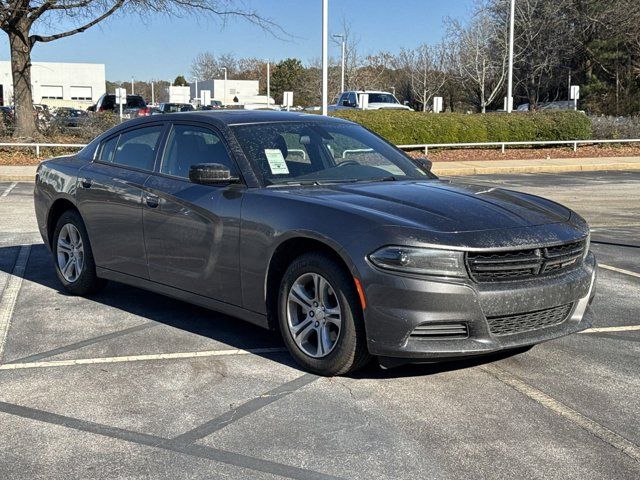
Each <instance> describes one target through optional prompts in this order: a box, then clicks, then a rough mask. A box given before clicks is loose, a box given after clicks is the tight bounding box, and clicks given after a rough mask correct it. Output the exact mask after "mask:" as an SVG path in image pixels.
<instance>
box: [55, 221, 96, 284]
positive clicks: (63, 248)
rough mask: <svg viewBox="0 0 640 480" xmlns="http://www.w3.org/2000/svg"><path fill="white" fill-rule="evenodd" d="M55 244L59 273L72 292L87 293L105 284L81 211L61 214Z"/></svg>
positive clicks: (56, 263) (56, 229) (61, 279)
mask: <svg viewBox="0 0 640 480" xmlns="http://www.w3.org/2000/svg"><path fill="white" fill-rule="evenodd" d="M51 247H52V248H51V250H52V253H53V257H54V263H55V267H56V273H57V275H58V278H59V279H60V282H61V283H62V285H63V286H64V288H65V290H67V291H68V292H69V293H72V294H73V295H87V294H89V293H94V292H97V291H98V290H100V289H101V288H102V287H103V286H104V285H105V283H106V282H105V281H104V280H103V279H101V278H98V276H97V275H96V265H95V262H94V260H93V253H92V251H91V245H90V244H89V236H88V235H87V230H86V228H85V226H84V222H83V221H82V218H81V217H80V214H79V213H78V212H76V211H74V210H68V211H66V212H64V213H63V214H62V215H61V216H60V218H59V219H58V222H57V223H56V228H55V230H54V233H53V242H52V245H51Z"/></svg>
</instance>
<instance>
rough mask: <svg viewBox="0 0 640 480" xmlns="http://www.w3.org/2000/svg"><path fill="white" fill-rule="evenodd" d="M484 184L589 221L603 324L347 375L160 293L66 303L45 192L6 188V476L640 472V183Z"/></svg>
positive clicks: (596, 178)
mask: <svg viewBox="0 0 640 480" xmlns="http://www.w3.org/2000/svg"><path fill="white" fill-rule="evenodd" d="M469 179H470V180H473V181H476V182H479V183H483V184H484V183H486V184H498V185H501V186H505V187H507V188H513V189H518V190H523V191H527V192H531V193H535V194H541V195H544V196H547V197H549V198H552V199H554V200H557V201H560V202H562V203H565V204H567V205H568V206H570V207H572V208H574V209H576V210H577V211H578V212H579V213H581V214H582V215H583V216H584V217H585V218H587V220H589V222H590V223H591V225H592V228H593V244H592V249H593V251H594V252H595V253H596V255H597V257H598V260H599V262H600V263H601V268H600V270H599V277H598V281H597V297H596V300H595V302H594V305H593V307H592V310H591V313H590V316H591V319H592V321H593V324H594V329H592V330H590V331H587V332H585V333H580V334H576V335H573V336H569V337H565V338H562V339H558V340H554V341H551V342H548V343H545V344H542V345H539V346H537V347H535V348H533V349H532V350H530V351H529V352H526V353H523V354H520V355H516V356H510V357H502V358H489V359H485V360H483V361H476V362H467V363H455V364H436V365H418V366H405V367H399V368H397V369H392V370H381V369H379V368H378V367H377V366H375V365H372V366H371V367H369V368H367V369H366V370H365V371H363V372H359V373H358V374H357V375H356V376H354V377H348V378H345V377H342V378H321V377H316V376H314V375H310V374H306V373H304V372H302V371H300V370H299V369H298V368H296V366H295V365H294V364H293V361H292V360H291V358H290V357H289V355H288V354H287V353H286V352H285V351H284V349H283V346H282V343H281V341H280V339H279V338H278V337H277V336H276V335H274V334H272V333H269V332H266V331H263V330H260V329H258V328H256V327H253V326H251V325H249V324H245V323H242V322H240V321H236V320H234V319H232V318H229V317H225V316H223V315H220V314H217V313H215V312H209V311H206V310H203V309H200V308H197V307H193V306H190V305H187V304H184V303H182V302H179V301H175V300H172V299H169V298H165V297H162V296H159V295H155V294H152V293H148V292H144V291H142V290H137V289H134V288H131V287H125V286H122V285H118V284H114V283H111V284H110V285H109V286H108V287H107V288H106V289H105V290H104V291H103V292H101V293H100V294H98V295H95V296H93V297H91V298H78V297H71V296H67V295H66V294H65V293H63V292H62V291H61V287H60V285H59V284H58V282H57V279H56V277H55V273H54V270H53V264H52V262H51V261H50V257H49V254H48V252H47V251H46V249H45V247H44V245H43V244H42V241H41V239H40V237H39V235H38V233H37V228H36V223H35V216H34V213H33V200H32V190H33V185H32V184H29V183H18V184H10V183H0V292H2V296H1V297H0V477H1V478H47V479H56V478H110V479H111V478H216V479H218V478H233V479H244V478H251V479H254V478H255V479H267V478H297V479H325V478H349V479H351V478H353V479H370V478H384V479H387V478H388V479H400V478H403V479H404V478H407V479H414V478H525V477H526V478H545V479H547V478H548V479H551V478H557V479H602V478H617V479H622V478H628V479H637V478H640V172H635V173H634V172H591V173H587V172H581V173H571V174H570V173H567V174H535V175H534V174H531V175H527V174H520V175H500V176H487V175H484V176H478V177H475V178H473V179H471V178H469Z"/></svg>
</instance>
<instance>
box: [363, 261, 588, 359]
mask: <svg viewBox="0 0 640 480" xmlns="http://www.w3.org/2000/svg"><path fill="white" fill-rule="evenodd" d="M596 270H597V263H596V259H595V256H594V255H593V254H592V253H589V254H588V255H587V257H586V259H585V260H584V262H583V263H582V264H581V265H580V266H579V267H578V268H576V269H574V270H572V271H570V272H565V273H563V274H560V275H556V276H550V277H543V278H536V279H534V280H527V281H518V282H499V283H474V282H472V281H471V280H468V279H465V280H461V279H457V280H454V279H437V278H434V277H430V278H426V277H417V276H409V275H397V274H391V273H387V272H384V271H381V270H379V269H377V268H375V267H373V266H369V267H368V268H367V271H366V274H365V275H364V276H363V278H362V280H363V284H364V285H366V292H365V294H366V299H367V308H366V310H365V324H366V328H367V337H368V347H369V351H370V353H371V354H373V355H378V356H383V357H395V358H404V359H415V360H418V361H419V360H426V361H428V360H444V359H450V358H459V357H472V356H477V355H482V354H489V353H493V352H498V351H501V350H507V349H513V348H518V347H524V346H528V345H534V344H537V343H541V342H544V341H547V340H552V339H554V338H558V337H561V336H564V335H568V334H571V333H575V332H578V331H581V330H584V329H586V328H588V327H590V326H591V325H590V323H589V322H588V320H587V319H585V312H586V311H587V308H588V307H589V304H590V303H591V300H592V299H593V296H594V295H595V278H596ZM567 304H571V310H570V313H569V315H568V317H567V318H566V319H565V320H564V321H562V322H561V323H559V324H555V325H552V326H548V327H542V328H537V329H535V330H530V331H526V332H521V333H513V334H508V335H494V334H492V333H491V331H490V329H489V323H488V321H487V317H496V316H501V315H511V314H520V313H526V312H535V311H539V310H544V309H549V308H553V307H558V306H560V305H567ZM443 323H461V324H464V325H466V327H467V331H468V336H467V337H466V338H423V337H415V336H412V335H411V334H412V332H414V329H415V328H416V327H417V326H418V325H438V324H443Z"/></svg>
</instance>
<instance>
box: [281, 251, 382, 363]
mask: <svg viewBox="0 0 640 480" xmlns="http://www.w3.org/2000/svg"><path fill="white" fill-rule="evenodd" d="M307 273H315V274H319V275H321V276H323V277H324V278H325V279H326V280H327V281H328V282H329V284H330V285H331V287H332V289H333V290H334V291H335V298H336V299H337V301H338V303H339V306H340V310H341V316H342V325H341V330H340V334H339V336H338V338H337V340H336V341H335V347H333V350H331V352H330V353H329V354H328V355H327V356H325V357H322V358H314V357H312V356H309V355H308V354H306V353H305V352H304V351H303V350H302V349H301V348H300V347H298V345H297V344H296V342H295V341H294V339H293V335H292V333H291V331H290V330H289V326H288V321H287V303H288V296H289V291H290V289H291V287H292V286H293V284H294V283H295V281H296V280H297V279H298V278H299V277H301V276H302V275H304V274H307ZM278 320H279V326H280V331H281V333H282V338H283V339H284V343H285V345H286V346H287V349H288V350H289V352H290V353H291V355H292V356H293V358H294V359H295V360H296V362H298V364H300V365H301V366H302V367H303V368H304V369H306V370H308V371H310V372H313V373H317V374H319V375H326V376H333V375H344V374H346V373H350V372H354V371H356V370H358V369H360V368H362V367H364V366H365V365H366V364H367V363H368V362H369V360H370V359H371V356H370V355H369V352H368V350H367V336H366V332H365V326H364V320H363V315H362V308H361V305H360V300H359V297H358V293H357V291H356V287H355V284H354V280H353V278H352V276H351V275H350V274H349V272H348V271H346V269H345V268H344V267H343V266H342V265H341V264H340V263H338V262H337V261H336V260H335V259H334V258H332V257H331V256H330V255H327V254H324V253H320V252H317V253H308V254H304V255H301V256H300V257H298V258H297V259H295V260H294V261H293V262H292V263H291V264H290V265H289V267H288V268H287V270H286V272H285V274H284V276H283V278H282V281H281V283H280V291H279V296H278Z"/></svg>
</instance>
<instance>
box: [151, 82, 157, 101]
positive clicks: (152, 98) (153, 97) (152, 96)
mask: <svg viewBox="0 0 640 480" xmlns="http://www.w3.org/2000/svg"><path fill="white" fill-rule="evenodd" d="M155 104H156V96H155V95H154V91H153V80H151V105H155Z"/></svg>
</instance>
